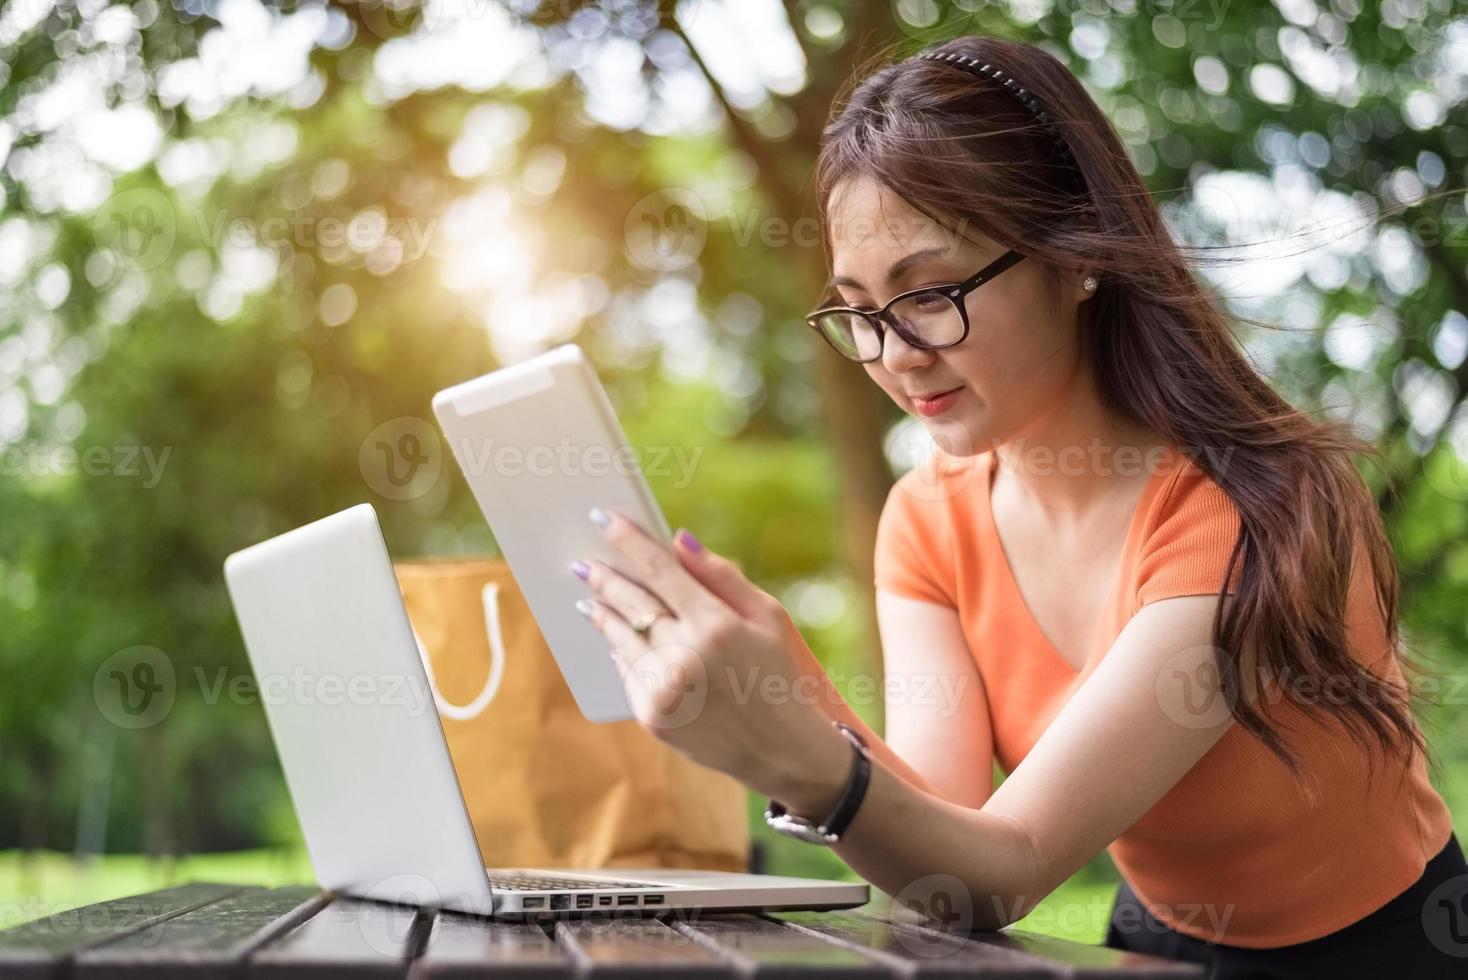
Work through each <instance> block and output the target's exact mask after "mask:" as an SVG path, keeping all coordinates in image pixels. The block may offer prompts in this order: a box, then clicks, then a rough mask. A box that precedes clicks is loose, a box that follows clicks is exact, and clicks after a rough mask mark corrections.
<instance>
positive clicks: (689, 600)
mask: <svg viewBox="0 0 1468 980" xmlns="http://www.w3.org/2000/svg"><path fill="white" fill-rule="evenodd" d="M606 534H607V536H608V538H609V539H610V540H611V542H612V543H613V544H614V545H615V546H616V547H617V548H618V550H619V551H620V552H621V553H622V554H624V555H625V556H626V557H627V558H628V560H629V563H630V565H631V573H632V575H633V576H635V579H634V578H631V577H628V576H623V575H621V574H619V573H617V572H615V571H613V570H611V569H610V568H609V567H607V566H598V568H597V573H596V574H594V575H593V576H592V578H591V585H592V587H593V589H594V590H595V592H596V597H597V599H598V602H597V603H595V607H594V612H593V616H592V618H593V621H594V622H595V623H596V625H597V627H598V628H599V629H600V630H601V631H602V633H603V634H604V635H605V636H606V637H607V639H608V640H609V641H610V643H611V644H612V648H613V651H614V655H615V656H616V657H617V659H618V661H619V663H620V664H621V665H622V668H623V679H624V683H625V684H626V685H627V691H628V695H629V698H630V699H631V700H632V701H633V704H634V709H635V710H636V711H637V712H638V718H639V720H641V721H643V723H644V724H645V725H646V726H647V727H648V728H649V729H651V730H652V731H653V732H654V733H655V734H656V735H657V736H658V737H659V738H661V739H662V740H664V741H666V742H669V743H670V744H672V745H674V746H675V747H676V748H678V749H679V750H680V751H683V752H684V753H685V754H687V755H689V756H690V757H691V758H693V759H694V760H695V761H698V762H701V763H703V764H705V765H709V766H711V767H713V768H717V769H720V770H722V771H724V772H727V773H729V774H730V775H732V776H734V777H735V778H737V779H739V780H741V781H742V782H744V783H745V784H746V785H748V786H750V787H751V788H753V789H754V790H756V791H757V792H760V793H763V794H765V795H768V796H771V797H773V798H775V799H777V800H780V801H781V802H782V803H784V804H785V805H786V806H787V807H788V808H789V809H790V810H791V811H792V812H793V813H796V814H799V815H801V816H804V817H807V818H810V819H816V820H819V819H821V818H823V817H825V816H826V815H827V814H828V813H829V812H830V811H831V810H832V809H833V808H834V806H835V803H836V800H837V799H838V797H839V796H840V794H841V790H842V788H843V786H844V784H845V782H846V778H847V775H848V773H849V772H850V767H851V749H850V746H849V745H848V744H847V743H846V740H845V739H844V738H842V737H841V735H840V734H839V733H838V732H836V731H835V729H834V728H833V727H832V726H831V725H830V723H829V721H828V720H827V719H826V717H825V715H824V714H822V713H821V712H820V711H819V710H818V709H817V708H816V707H815V706H813V705H810V704H808V703H805V702H803V701H802V700H801V699H798V698H791V697H789V696H788V695H787V696H775V695H776V694H777V693H778V692H779V691H780V690H781V689H782V688H783V687H784V686H785V685H787V684H788V683H789V682H790V681H791V680H793V678H794V676H795V670H794V667H793V664H794V662H795V658H794V656H793V655H792V653H791V642H792V641H791V637H790V633H791V632H792V631H791V630H789V629H788V625H787V624H788V622H789V618H788V616H787V615H786V614H785V612H784V610H783V609H781V608H780V607H779V604H778V603H777V602H775V600H774V599H773V598H772V597H770V596H768V595H767V594H766V593H764V592H762V591H761V590H759V589H757V588H755V587H754V586H753V585H751V584H749V583H748V582H747V581H746V580H744V579H743V577H742V576H739V577H738V578H737V580H733V579H731V577H729V576H727V575H722V576H719V578H720V580H719V581H717V582H716V583H715V584H714V587H712V588H711V587H710V586H709V585H707V584H706V583H705V580H706V579H711V578H713V576H710V575H708V574H706V573H705V572H704V569H705V568H712V567H714V565H715V563H724V560H723V559H720V558H718V557H717V556H713V555H711V554H710V553H709V552H706V551H702V550H697V549H694V548H690V547H689V546H688V545H687V544H686V543H685V542H684V540H683V539H681V538H680V539H679V541H678V543H677V544H676V545H675V547H674V549H673V550H672V551H670V550H669V549H668V548H667V547H665V546H663V545H661V544H659V543H657V542H655V541H654V540H653V539H652V538H650V537H648V536H647V535H646V534H644V533H643V532H642V531H641V529H639V528H637V526H636V525H635V524H633V523H632V522H630V521H628V520H626V519H625V518H621V517H616V516H614V517H613V518H612V520H611V522H610V525H609V526H608V527H607V529H606ZM724 564H727V563H724ZM1218 601H1219V600H1218V597H1217V596H1184V597H1177V598H1170V599H1163V600H1159V601H1156V602H1152V603H1150V604H1148V605H1146V606H1144V607H1143V608H1142V609H1141V610H1140V611H1139V612H1137V614H1136V615H1134V616H1133V617H1132V618H1131V620H1130V621H1129V622H1128V623H1127V624H1126V626H1125V627H1124V628H1123V629H1122V631H1121V633H1120V635H1119V636H1118V637H1117V639H1116V641H1115V643H1114V644H1113V645H1112V647H1111V649H1110V650H1109V651H1108V652H1107V654H1106V656H1105V657H1104V658H1102V660H1101V662H1100V663H1099V664H1098V665H1097V667H1096V669H1095V670H1094V671H1093V673H1092V674H1091V676H1090V677H1089V678H1087V679H1086V681H1085V682H1084V683H1082V684H1081V685H1080V686H1079V687H1078V689H1077V690H1076V691H1075V693H1074V694H1073V695H1072V696H1071V698H1070V699H1069V700H1068V701H1067V702H1066V704H1065V705H1064V706H1063V707H1062V708H1061V709H1060V711H1059V712H1058V713H1057V714H1056V716H1055V718H1054V719H1053V720H1052V722H1051V723H1050V725H1049V727H1047V728H1046V730H1045V732H1044V734H1043V735H1042V736H1041V737H1040V739H1039V740H1038V742H1037V743H1036V744H1035V746H1034V748H1033V749H1032V750H1031V751H1030V753H1029V755H1028V756H1027V757H1026V758H1025V761H1024V762H1023V763H1022V764H1021V765H1019V766H1017V767H1016V768H1015V770H1014V772H1013V773H1011V774H1010V775H1009V777H1008V778H1007V779H1006V780H1005V781H1004V783H1003V784H1002V785H1001V786H1000V787H999V788H998V789H997V790H995V791H994V794H993V796H992V797H990V798H989V800H988V801H987V802H986V803H985V804H984V806H983V807H982V808H981V809H977V810H975V809H970V808H966V807H962V806H958V805H956V804H953V803H949V802H947V801H945V800H943V799H940V798H939V797H937V796H934V795H932V794H931V793H928V792H926V791H924V790H923V789H921V788H918V787H916V786H914V785H912V784H911V783H909V782H907V781H906V780H904V779H903V778H901V777H900V776H898V775H896V774H895V773H894V772H893V771H892V770H891V769H889V768H888V767H886V766H884V765H880V764H879V765H874V766H873V767H872V778H871V783H870V786H869V787H868V790H867V794H866V798H865V800H864V802H863V803H862V805H861V808H860V810H858V812H857V815H856V819H855V820H854V821H853V822H852V824H851V826H850V827H848V828H847V831H846V833H845V834H844V835H843V836H842V838H841V841H840V842H839V843H838V844H836V845H835V846H834V850H835V851H836V853H837V854H839V855H840V856H841V858H842V859H843V860H845V861H846V863H847V864H849V865H850V866H851V867H852V869H853V870H855V871H856V872H857V873H858V874H860V875H861V876H862V877H863V878H865V879H866V880H867V881H869V882H871V883H872V884H874V885H876V886H877V887H878V888H880V889H881V890H882V891H884V892H887V893H888V894H890V895H894V896H896V895H901V897H902V898H903V899H904V901H907V902H911V903H916V904H918V905H920V906H921V907H924V908H944V907H946V908H949V909H950V910H952V911H951V912H950V913H949V921H951V922H953V923H954V924H956V925H958V926H961V927H965V928H967V927H976V928H989V929H992V928H998V927H1001V926H1004V925H1007V924H1009V923H1011V922H1014V921H1015V920H1017V919H1019V918H1021V917H1023V916H1024V915H1025V914H1026V913H1027V912H1028V911H1029V910H1030V909H1032V908H1033V907H1034V906H1035V905H1036V904H1038V903H1039V902H1040V900H1041V899H1043V898H1044V897H1045V895H1046V894H1048V893H1049V892H1050V891H1052V890H1053V889H1054V888H1055V887H1056V886H1057V885H1059V884H1060V883H1061V882H1063V881H1064V880H1065V879H1066V878H1068V877H1069V876H1070V875H1071V874H1073V873H1074V872H1075V871H1076V870H1077V869H1078V868H1080V867H1081V866H1082V865H1083V864H1084V863H1085V862H1086V861H1088V860H1089V859H1090V858H1092V857H1093V856H1095V855H1096V854H1097V853H1099V852H1100V851H1101V850H1102V849H1103V848H1105V847H1106V846H1107V845H1108V844H1109V843H1110V842H1111V841H1112V840H1114V839H1115V838H1116V837H1118V836H1119V835H1120V834H1121V833H1123V832H1124V831H1125V830H1126V829H1127V828H1128V827H1130V826H1131V825H1132V824H1133V823H1135V822H1136V821H1137V819H1139V818H1140V817H1141V816H1142V815H1143V814H1145V813H1146V812H1147V811H1148V810H1149V809H1150V808H1151V807H1152V806H1153V805H1154V804H1155V803H1156V802H1157V801H1158V800H1159V799H1161V798H1162V796H1163V795H1165V794H1166V793H1167V791H1168V790H1169V789H1170V788H1171V787H1172V786H1173V785H1174V784H1175V783H1176V782H1177V781H1178V780H1179V779H1181V778H1182V777H1183V775H1185V774H1186V773H1187V772H1188V770H1189V769H1191V768H1192V766H1193V765H1194V764H1195V763H1196V762H1197V761H1198V760H1199V759H1200V758H1202V756H1203V755H1204V754H1205V753H1206V752H1207V751H1208V750H1209V749H1210V748H1211V747H1212V746H1213V745H1214V744H1215V743H1216V742H1217V741H1218V739H1219V738H1221V737H1222V736H1223V734H1224V732H1226V731H1227V730H1228V728H1229V726H1230V725H1231V724H1232V721H1233V719H1232V715H1231V714H1230V712H1229V711H1228V708H1227V706H1226V704H1225V702H1224V695H1223V692H1222V690H1221V688H1220V685H1219V683H1218V680H1217V673H1216V671H1215V670H1214V667H1213V664H1214V648H1213V646H1212V627H1213V618H1214V615H1215V613H1216V611H1217V604H1218ZM650 604H651V605H654V606H656V605H664V604H665V605H666V606H667V607H668V608H669V609H670V610H671V611H672V612H673V614H674V616H675V617H676V619H674V618H672V617H664V618H660V619H659V620H657V622H656V624H655V625H654V627H653V629H652V630H651V631H650V633H649V634H648V635H647V636H645V637H644V636H642V635H639V634H638V633H636V632H635V631H634V630H633V629H632V628H631V627H630V626H629V625H628V620H630V619H632V618H635V617H636V616H637V615H638V614H639V613H641V612H643V611H645V610H646V609H647V608H649V606H650ZM741 679H742V683H741ZM772 679H773V680H772ZM690 696H691V697H693V698H694V699H695V701H696V702H698V703H697V705H696V710H691V711H689V710H683V711H681V712H680V711H677V710H675V711H673V712H669V711H668V710H667V707H666V705H667V704H668V703H669V702H668V699H669V698H677V699H679V701H680V704H681V705H682V706H683V707H684V708H687V707H688V706H689V702H687V701H685V700H682V699H683V698H686V697H690ZM667 719H672V720H673V722H674V723H673V724H670V725H666V726H661V725H660V721H665V720H667Z"/></svg>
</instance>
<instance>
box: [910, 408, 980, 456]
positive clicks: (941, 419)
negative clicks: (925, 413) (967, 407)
mask: <svg viewBox="0 0 1468 980" xmlns="http://www.w3.org/2000/svg"><path fill="white" fill-rule="evenodd" d="M970 414H971V413H969V412H967V411H962V410H960V411H955V412H945V413H944V414H942V415H934V416H931V417H927V418H924V419H923V420H922V422H923V428H924V429H926V430H927V432H928V436H929V437H930V438H931V439H932V440H933V442H934V443H935V444H936V445H937V447H938V448H939V449H940V450H942V451H943V452H944V453H946V454H948V455H949V456H976V455H978V454H979V453H981V452H983V451H984V449H985V443H984V440H983V435H984V432H983V427H982V426H980V425H977V424H975V420H973V419H972V418H970V417H969V416H970Z"/></svg>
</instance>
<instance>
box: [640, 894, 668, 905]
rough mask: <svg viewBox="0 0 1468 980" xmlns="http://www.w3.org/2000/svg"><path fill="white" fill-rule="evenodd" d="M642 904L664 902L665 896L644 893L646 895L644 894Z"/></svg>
mask: <svg viewBox="0 0 1468 980" xmlns="http://www.w3.org/2000/svg"><path fill="white" fill-rule="evenodd" d="M642 904H643V905H661V904H663V896H661V895H644V896H642Z"/></svg>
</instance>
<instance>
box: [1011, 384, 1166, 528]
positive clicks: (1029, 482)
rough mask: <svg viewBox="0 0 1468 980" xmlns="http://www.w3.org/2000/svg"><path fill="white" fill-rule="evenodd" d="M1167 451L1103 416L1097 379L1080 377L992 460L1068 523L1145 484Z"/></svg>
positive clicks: (1150, 435)
mask: <svg viewBox="0 0 1468 980" xmlns="http://www.w3.org/2000/svg"><path fill="white" fill-rule="evenodd" d="M1166 447H1167V441H1166V440H1165V439H1163V438H1162V437H1161V436H1159V435H1158V434H1157V433H1156V432H1154V431H1153V430H1152V429H1151V428H1150V427H1148V426H1146V425H1141V424H1138V423H1136V422H1133V421H1131V420H1129V419H1125V418H1123V417H1122V416H1120V415H1119V414H1117V413H1116V412H1114V411H1112V410H1110V409H1108V408H1107V407H1106V405H1105V404H1104V403H1103V402H1102V400H1101V396H1100V393H1099V392H1098V391H1097V390H1096V386H1095V380H1094V377H1093V376H1092V375H1091V373H1090V372H1089V371H1080V372H1077V377H1076V383H1075V384H1073V385H1071V386H1069V387H1068V388H1067V391H1066V397H1065V398H1064V399H1062V400H1061V401H1059V402H1057V403H1053V405H1052V407H1051V408H1050V409H1049V411H1047V412H1046V413H1045V414H1044V415H1042V416H1039V417H1037V418H1035V419H1034V420H1032V421H1031V423H1030V424H1029V425H1027V426H1026V427H1025V428H1024V429H1022V430H1020V431H1019V432H1017V433H1015V434H1014V435H1013V436H1011V437H1010V438H1008V439H1006V440H1005V441H1004V442H1003V443H1002V444H1000V445H998V446H996V447H995V449H994V456H995V461H996V464H997V466H998V467H999V469H1000V470H1001V471H1002V472H1003V473H1004V474H1005V476H1006V478H1013V479H1014V480H1015V482H1016V483H1017V484H1018V485H1019V486H1020V487H1021V488H1023V490H1024V491H1025V494H1026V496H1028V497H1030V498H1031V499H1032V500H1033V501H1034V502H1035V503H1036V504H1038V505H1039V506H1040V508H1041V509H1042V510H1043V511H1045V512H1046V513H1047V514H1049V515H1050V516H1052V517H1054V518H1056V519H1059V520H1066V519H1069V518H1073V517H1077V516H1080V515H1083V514H1084V513H1086V512H1087V511H1089V510H1090V509H1091V508H1092V507H1093V505H1094V504H1095V503H1096V501H1097V500H1098V499H1101V498H1103V497H1105V496H1106V495H1107V494H1110V493H1113V492H1118V491H1123V490H1124V488H1127V489H1129V488H1134V487H1135V486H1136V485H1137V483H1139V482H1140V483H1145V482H1146V480H1147V478H1148V477H1149V476H1151V474H1152V472H1153V471H1154V469H1155V467H1156V466H1157V465H1158V462H1159V460H1160V458H1162V453H1163V452H1164V450H1165V449H1166Z"/></svg>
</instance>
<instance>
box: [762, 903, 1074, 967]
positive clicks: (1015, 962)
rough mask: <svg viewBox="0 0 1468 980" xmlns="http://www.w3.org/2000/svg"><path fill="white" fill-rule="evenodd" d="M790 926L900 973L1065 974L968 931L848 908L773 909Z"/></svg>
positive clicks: (1052, 964) (1040, 961) (1047, 963)
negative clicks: (919, 926) (921, 926)
mask: <svg viewBox="0 0 1468 980" xmlns="http://www.w3.org/2000/svg"><path fill="white" fill-rule="evenodd" d="M772 918H774V919H776V920H778V921H781V922H784V923H786V924H787V925H789V926H790V927H792V928H795V929H800V930H803V931H805V932H809V933H812V934H814V935H819V936H822V937H824V938H826V939H827V940H830V941H832V942H838V943H841V944H843V945H845V946H848V947H850V948H852V949H859V950H862V951H863V952H865V953H867V955H870V956H873V957H875V958H877V959H878V960H880V961H881V962H882V963H884V964H885V965H886V966H887V967H888V968H889V969H890V970H892V971H893V972H894V973H896V974H898V975H901V976H904V977H919V978H925V977H954V976H982V977H1003V978H1005V980H1054V978H1059V977H1069V976H1070V974H1069V973H1068V972H1067V970H1066V969H1065V968H1064V967H1063V966H1061V965H1057V964H1055V963H1052V962H1049V961H1047V960H1043V959H1039V958H1036V957H1034V956H1029V955H1026V954H1024V953H1022V952H1018V951H1014V950H1010V949H1004V948H998V947H992V946H986V945H983V944H980V943H977V942H974V941H973V940H972V939H971V938H969V937H968V936H962V935H954V934H951V933H945V932H940V931H938V930H929V931H927V932H923V931H919V930H916V929H911V928H908V927H906V926H904V925H900V924H894V923H891V922H887V921H885V920H883V919H880V918H877V917H876V916H869V915H861V914H859V913H853V912H776V913H772Z"/></svg>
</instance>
